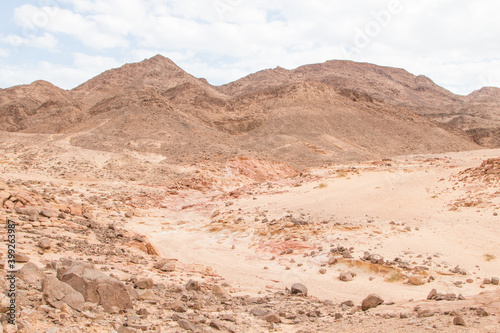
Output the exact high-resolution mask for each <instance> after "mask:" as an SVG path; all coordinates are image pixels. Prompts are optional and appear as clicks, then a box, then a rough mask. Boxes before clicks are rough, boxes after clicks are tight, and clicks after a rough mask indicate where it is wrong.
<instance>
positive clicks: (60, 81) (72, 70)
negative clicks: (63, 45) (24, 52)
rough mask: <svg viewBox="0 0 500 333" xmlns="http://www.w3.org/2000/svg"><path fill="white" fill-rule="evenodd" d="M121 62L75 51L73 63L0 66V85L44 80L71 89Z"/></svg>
mask: <svg viewBox="0 0 500 333" xmlns="http://www.w3.org/2000/svg"><path fill="white" fill-rule="evenodd" d="M121 65H122V63H120V62H117V61H116V60H115V59H113V58H110V57H101V56H89V55H86V54H81V53H76V54H74V55H73V63H72V64H70V65H65V66H61V65H59V64H57V63H51V62H47V61H40V62H38V63H36V64H19V65H15V66H2V67H0V87H2V88H7V87H10V86H13V85H19V84H28V83H31V82H33V81H37V80H45V81H49V82H51V83H53V84H54V85H56V86H58V87H61V88H63V89H71V88H74V87H75V86H77V85H79V84H81V83H83V82H85V81H87V80H89V79H90V78H92V77H93V76H96V75H98V74H100V73H102V72H104V71H106V70H108V69H110V68H114V67H119V66H121Z"/></svg>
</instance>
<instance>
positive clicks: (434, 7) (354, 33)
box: [11, 0, 500, 93]
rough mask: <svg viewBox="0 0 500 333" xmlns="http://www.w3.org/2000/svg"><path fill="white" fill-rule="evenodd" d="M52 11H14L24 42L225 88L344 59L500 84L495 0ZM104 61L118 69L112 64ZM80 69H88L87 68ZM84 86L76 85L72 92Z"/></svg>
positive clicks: (456, 81)
mask: <svg viewBox="0 0 500 333" xmlns="http://www.w3.org/2000/svg"><path fill="white" fill-rule="evenodd" d="M53 3H55V4H56V5H57V4H64V5H65V7H64V8H63V7H62V6H61V7H60V8H58V7H56V6H55V5H52V6H41V7H36V6H33V5H24V6H20V7H18V8H17V9H16V11H15V17H14V19H15V22H16V24H17V25H18V26H19V27H21V28H22V29H23V33H24V34H21V35H20V36H21V37H22V38H23V43H28V41H29V42H31V44H30V46H36V45H37V43H38V45H39V46H38V47H43V46H45V47H50V46H52V47H54V41H55V40H56V39H55V38H57V37H59V34H65V35H66V36H69V37H71V38H73V39H75V40H78V41H80V42H81V43H83V45H85V46H86V47H87V49H84V48H83V47H80V48H79V49H75V48H74V46H72V47H71V48H68V49H67V50H64V51H66V52H67V53H79V54H84V53H85V54H93V55H95V56H97V55H100V54H103V53H102V52H101V50H107V52H106V55H109V54H114V57H115V58H117V59H118V58H119V59H125V60H126V61H127V62H130V61H139V60H142V59H144V58H147V57H150V56H153V55H154V54H156V53H161V54H164V55H166V56H169V57H171V58H172V59H173V60H174V61H176V62H178V63H179V65H181V67H183V68H184V69H186V70H188V71H189V72H191V73H192V74H194V75H197V76H202V77H206V78H207V79H208V80H209V81H210V82H213V83H217V84H220V83H224V82H227V81H229V80H234V79H237V78H238V77H240V76H242V75H244V74H249V73H251V72H254V71H257V70H260V69H264V68H268V67H275V66H277V65H280V66H282V67H285V68H294V67H297V66H300V65H304V64H307V63H314V62H323V61H325V60H329V59H345V58H348V59H352V60H357V61H366V62H374V63H377V64H380V65H387V66H395V67H402V68H405V69H408V70H409V71H410V72H413V73H415V74H425V75H427V76H429V77H431V78H432V79H433V80H435V81H436V82H438V83H440V84H444V85H446V87H447V88H449V89H452V90H453V91H454V92H460V93H465V92H469V91H471V90H472V89H476V88H477V87H478V85H479V84H480V82H481V81H486V82H490V83H491V82H492V83H495V84H496V82H497V79H495V78H496V77H497V76H500V75H499V73H498V71H497V69H496V68H498V66H497V65H498V62H499V61H500V57H499V56H498V55H499V54H500V43H498V42H497V40H498V38H497V32H498V31H499V30H500V20H497V19H496V17H495V15H492V13H495V12H498V11H499V10H500V3H499V2H497V1H494V0H483V1H481V2H480V3H478V2H470V1H465V0H456V1H451V0H442V1H435V0H422V1H419V2H418V3H415V2H412V1H409V0H371V1H369V2H367V1H364V0H353V1H340V0H333V1H329V2H326V1H321V0H310V1H302V0H273V1H268V0H267V1H264V0H254V1H248V0H210V1H206V0H191V1H185V0H168V1H165V0H129V1H125V2H124V1H120V0H56V1H53ZM396 9H398V10H396ZM388 14H389V15H388ZM47 36H53V39H52V40H51V39H50V37H47ZM54 36H55V37H54ZM14 42H16V41H15V40H13V41H11V43H14ZM17 42H19V41H17ZM360 42H363V43H362V44H360ZM365 42H366V43H365ZM61 44H62V43H59V45H58V46H59V47H65V45H61ZM342 45H344V46H346V48H345V49H342V48H341V46H342ZM348 49H354V51H355V52H349V51H348ZM150 50H151V52H150ZM97 59H98V58H95V59H93V60H95V61H96V62H95V63H97V62H98V61H97ZM93 60H92V61H93ZM92 61H91V62H92ZM100 61H101V63H103V64H107V65H117V64H116V61H115V60H112V59H110V58H107V60H106V61H105V60H104V59H101V60H100ZM53 65H54V66H57V65H56V63H55V62H53ZM73 65H74V66H75V67H74V68H77V69H81V68H84V67H83V66H84V64H81V63H80V62H79V61H75V63H74V64H73ZM87 65H88V64H87ZM484 77H486V78H487V79H484ZM87 78H88V77H87ZM480 78H483V79H480ZM78 80H80V79H78ZM68 81H69V79H68ZM78 83H81V82H79V81H77V78H76V77H75V78H74V80H73V85H76V84H78Z"/></svg>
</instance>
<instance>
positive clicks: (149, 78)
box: [0, 55, 500, 169]
mask: <svg viewBox="0 0 500 333" xmlns="http://www.w3.org/2000/svg"><path fill="white" fill-rule="evenodd" d="M499 110H500V89H497V88H483V89H481V90H479V91H476V92H474V93H472V94H470V95H469V96H458V95H454V94H452V93H451V92H449V91H447V90H445V89H443V88H441V87H439V86H437V85H436V84H435V83H433V82H432V81H431V80H430V79H428V78H426V77H424V76H414V75H412V74H410V73H408V72H406V71H405V70H402V69H396V68H389V67H380V66H376V65H372V64H365V63H354V62H350V61H328V62H326V63H323V64H314V65H306V66H302V67H299V68H297V69H294V70H285V69H283V68H279V67H278V68H276V69H268V70H264V71H260V72H258V73H255V74H251V75H249V76H247V77H244V78H242V79H240V80H238V81H235V82H232V83H229V84H226V85H223V86H220V87H216V86H212V85H210V84H209V83H208V82H207V81H206V80H204V79H198V78H195V77H193V76H192V75H190V74H188V73H186V72H185V71H183V70H182V69H181V68H179V67H178V66H177V65H176V64H175V63H173V62H172V61H171V60H169V59H167V58H165V57H162V56H160V55H157V56H155V57H153V58H151V59H147V60H144V61H142V62H140V63H134V64H127V65H124V66H122V67H120V68H117V69H112V70H109V71H106V72H104V73H102V74H101V75H99V76H97V77H95V78H93V79H91V80H89V81H87V82H85V83H84V84H82V85H80V86H78V87H76V88H75V89H72V90H69V91H65V90H62V89H59V88H57V87H55V86H53V85H51V84H50V83H48V82H43V81H37V82H34V83H32V84H30V85H24V86H17V87H12V88H8V89H4V90H1V91H0V130H3V131H9V132H22V133H40V134H65V135H70V138H69V139H70V142H71V144H72V145H74V146H79V147H82V148H88V149H94V150H102V151H108V152H117V151H137V152H149V153H155V154H159V155H162V156H165V157H167V158H168V159H169V161H170V162H171V163H179V164H191V163H197V162H202V161H206V160H212V161H226V160H228V159H229V158H233V157H235V156H247V157H254V158H262V159H270V160H278V161H283V162H286V163H288V164H290V165H291V166H293V167H295V168H297V169H301V168H304V167H309V166H318V165H322V164H325V163H333V162H342V161H355V160H363V159H370V158H380V157H390V156H394V155H400V154H408V153H430V152H444V151H456V150H466V149H475V148H478V147H480V145H482V146H485V147H498V146H500V135H499V129H500V111H499Z"/></svg>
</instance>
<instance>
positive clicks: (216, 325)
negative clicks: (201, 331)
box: [209, 319, 224, 331]
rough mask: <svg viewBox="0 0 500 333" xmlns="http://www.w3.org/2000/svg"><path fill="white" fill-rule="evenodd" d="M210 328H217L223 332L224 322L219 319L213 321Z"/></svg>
mask: <svg viewBox="0 0 500 333" xmlns="http://www.w3.org/2000/svg"><path fill="white" fill-rule="evenodd" d="M209 326H210V327H212V328H215V329H216V330H218V331H222V330H223V329H224V324H223V323H222V321H220V320H218V319H213V320H212V321H211V322H210V325H209Z"/></svg>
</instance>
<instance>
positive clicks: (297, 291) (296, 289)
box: [291, 283, 307, 296]
mask: <svg viewBox="0 0 500 333" xmlns="http://www.w3.org/2000/svg"><path fill="white" fill-rule="evenodd" d="M291 293H292V295H303V296H307V288H306V286H304V285H303V284H302V283H294V284H293V285H292V288H291Z"/></svg>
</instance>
